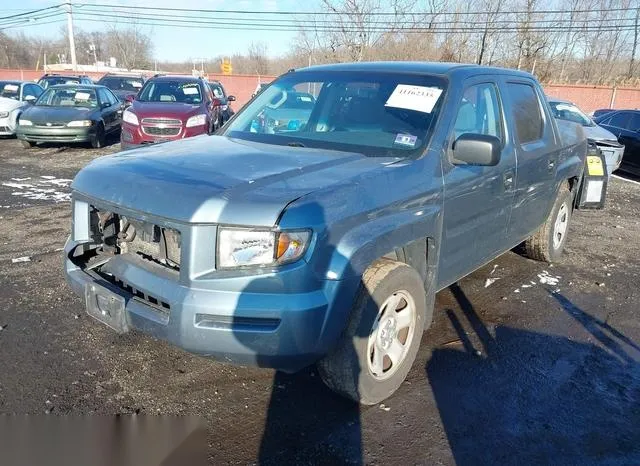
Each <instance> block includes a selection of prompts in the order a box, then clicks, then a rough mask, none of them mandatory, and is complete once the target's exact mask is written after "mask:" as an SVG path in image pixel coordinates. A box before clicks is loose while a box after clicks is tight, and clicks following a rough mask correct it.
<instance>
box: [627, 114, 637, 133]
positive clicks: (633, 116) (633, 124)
mask: <svg viewBox="0 0 640 466" xmlns="http://www.w3.org/2000/svg"><path fill="white" fill-rule="evenodd" d="M625 128H627V129H628V130H629V131H638V130H639V129H640V113H632V114H631V119H630V120H629V122H628V123H627V124H626V125H625Z"/></svg>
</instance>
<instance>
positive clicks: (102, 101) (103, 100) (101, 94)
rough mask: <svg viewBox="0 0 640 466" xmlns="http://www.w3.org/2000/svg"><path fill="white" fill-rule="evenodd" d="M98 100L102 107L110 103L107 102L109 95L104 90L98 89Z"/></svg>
mask: <svg viewBox="0 0 640 466" xmlns="http://www.w3.org/2000/svg"><path fill="white" fill-rule="evenodd" d="M98 98H99V99H100V105H104V104H105V103H109V104H110V103H111V101H110V100H109V94H108V93H107V91H106V90H105V89H104V88H99V89H98Z"/></svg>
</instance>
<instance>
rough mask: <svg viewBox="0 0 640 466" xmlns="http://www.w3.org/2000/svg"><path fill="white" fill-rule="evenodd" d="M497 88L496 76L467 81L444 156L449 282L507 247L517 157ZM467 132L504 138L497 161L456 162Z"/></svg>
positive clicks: (444, 256) (443, 266)
mask: <svg viewBox="0 0 640 466" xmlns="http://www.w3.org/2000/svg"><path fill="white" fill-rule="evenodd" d="M505 129H506V128H505V122H504V116H503V109H502V103H501V95H500V92H498V85H497V81H496V80H495V79H493V78H491V77H486V76H485V77H482V78H474V79H470V80H467V81H465V87H464V90H463V92H462V94H461V95H459V96H458V105H457V114H456V117H455V120H454V123H453V125H452V127H451V128H450V132H449V142H448V153H449V157H448V158H447V160H445V161H444V164H443V172H444V186H445V189H444V214H443V234H442V245H441V261H440V267H439V272H438V273H439V283H440V286H447V285H449V284H451V283H453V282H455V281H456V280H458V279H459V278H461V277H463V276H464V275H466V274H468V273H469V272H471V271H473V270H475V269H476V268H477V267H479V266H481V265H483V264H485V263H486V262H487V261H489V260H491V259H492V258H493V257H495V256H496V255H497V254H498V253H499V252H501V251H502V249H503V248H504V243H505V235H506V232H507V226H508V222H509V215H510V213H511V205H512V202H513V188H514V184H513V183H514V179H515V167H516V161H515V156H514V152H513V147H512V146H511V144H510V142H509V139H508V137H507V136H508V134H507V132H506V131H505ZM462 134H482V135H490V136H495V137H497V138H498V139H500V140H501V142H502V151H501V156H500V161H499V162H498V164H497V165H496V166H477V165H454V164H453V163H452V148H453V146H454V144H455V141H456V139H457V138H458V137H460V136H461V135H462Z"/></svg>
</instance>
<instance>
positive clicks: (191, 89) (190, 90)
mask: <svg viewBox="0 0 640 466" xmlns="http://www.w3.org/2000/svg"><path fill="white" fill-rule="evenodd" d="M182 92H184V95H195V94H198V88H197V87H196V86H189V87H183V88H182Z"/></svg>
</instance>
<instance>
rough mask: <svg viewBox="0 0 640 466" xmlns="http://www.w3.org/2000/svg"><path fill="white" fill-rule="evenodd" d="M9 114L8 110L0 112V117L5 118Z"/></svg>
mask: <svg viewBox="0 0 640 466" xmlns="http://www.w3.org/2000/svg"><path fill="white" fill-rule="evenodd" d="M8 116H9V112H0V118H7V117H8Z"/></svg>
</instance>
